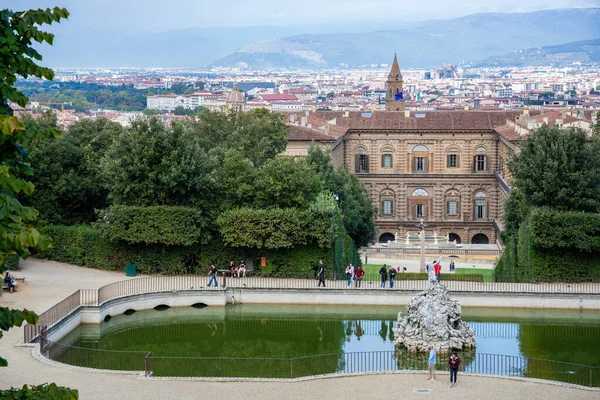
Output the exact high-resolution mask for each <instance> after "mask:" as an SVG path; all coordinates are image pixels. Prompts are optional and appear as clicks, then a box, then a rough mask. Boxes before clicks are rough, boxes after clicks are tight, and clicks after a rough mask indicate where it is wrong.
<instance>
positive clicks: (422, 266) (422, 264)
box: [419, 227, 425, 272]
mask: <svg viewBox="0 0 600 400" xmlns="http://www.w3.org/2000/svg"><path fill="white" fill-rule="evenodd" d="M420 236H421V255H420V258H419V272H425V228H424V227H422V228H421V232H420Z"/></svg>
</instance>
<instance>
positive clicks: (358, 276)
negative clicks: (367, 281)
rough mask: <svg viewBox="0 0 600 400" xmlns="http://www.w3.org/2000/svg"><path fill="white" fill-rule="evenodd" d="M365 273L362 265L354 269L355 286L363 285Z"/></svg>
mask: <svg viewBox="0 0 600 400" xmlns="http://www.w3.org/2000/svg"><path fill="white" fill-rule="evenodd" d="M364 274H365V270H363V269H362V267H361V266H360V265H359V266H358V267H356V269H355V270H354V286H355V287H361V284H362V280H363V275H364Z"/></svg>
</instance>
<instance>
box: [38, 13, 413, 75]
mask: <svg viewBox="0 0 600 400" xmlns="http://www.w3.org/2000/svg"><path fill="white" fill-rule="evenodd" d="M406 24H408V26H411V27H417V26H420V25H421V24H422V22H420V21H419V22H407V23H406ZM393 25H395V24H393V23H391V22H388V23H384V24H381V23H377V22H375V21H364V24H360V25H359V24H356V25H355V26H352V27H350V28H351V29H350V30H351V31H352V32H355V33H356V32H362V31H365V30H371V29H372V27H373V26H379V27H383V28H382V29H387V28H389V27H391V26H393ZM342 29H348V26H347V24H343V23H342V22H339V23H331V24H320V25H285V26H250V27H214V28H190V29H175V30H169V31H164V32H140V31H131V30H129V31H128V30H124V28H123V27H119V26H111V27H110V29H106V30H101V31H96V30H90V29H87V28H76V27H74V26H71V25H69V23H68V22H65V23H62V24H60V25H53V26H52V27H50V31H52V32H53V33H54V34H55V35H56V37H55V40H54V46H52V47H51V48H50V47H49V46H41V52H42V55H43V56H44V65H49V66H51V67H54V68H56V67H159V68H160V67H192V68H194V67H205V66H207V65H208V64H210V63H211V62H213V61H214V60H216V59H217V58H221V57H224V56H226V55H227V54H230V53H231V52H233V51H235V50H236V49H239V48H240V47H243V46H246V45H249V44H252V43H256V42H260V41H266V40H274V39H278V38H281V37H286V36H290V35H298V34H301V33H305V32H315V33H330V32H339V31H340V30H342Z"/></svg>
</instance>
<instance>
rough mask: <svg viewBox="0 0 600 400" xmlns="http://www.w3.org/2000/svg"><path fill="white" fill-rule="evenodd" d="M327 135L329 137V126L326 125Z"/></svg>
mask: <svg viewBox="0 0 600 400" xmlns="http://www.w3.org/2000/svg"><path fill="white" fill-rule="evenodd" d="M325 134H326V135H329V124H325Z"/></svg>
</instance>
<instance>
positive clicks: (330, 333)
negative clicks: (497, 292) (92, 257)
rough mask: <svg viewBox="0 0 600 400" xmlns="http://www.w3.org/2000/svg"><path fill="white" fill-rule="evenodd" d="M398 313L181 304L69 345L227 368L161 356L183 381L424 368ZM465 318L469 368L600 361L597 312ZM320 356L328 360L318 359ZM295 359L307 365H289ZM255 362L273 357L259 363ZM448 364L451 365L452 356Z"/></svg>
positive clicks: (72, 338) (85, 334)
mask: <svg viewBox="0 0 600 400" xmlns="http://www.w3.org/2000/svg"><path fill="white" fill-rule="evenodd" d="M397 311H398V310H397V308H395V307H394V308H392V307H379V308H372V307H369V308H361V307H352V308H349V307H323V306H250V305H248V306H247V305H237V306H235V307H226V308H225V309H222V308H211V307H207V308H204V309H194V308H185V309H177V308H172V309H169V310H165V311H162V312H157V311H145V312H137V313H135V314H133V315H130V316H125V315H121V316H117V317H114V318H112V319H111V320H110V321H108V322H105V323H102V324H100V325H82V326H80V327H78V328H77V329H76V330H75V331H74V332H72V333H71V334H70V335H69V336H68V337H66V338H64V339H63V341H62V342H63V343H64V344H70V345H74V346H81V347H85V348H89V349H102V350H128V351H144V352H151V353H152V356H153V357H219V358H220V360H219V361H218V362H217V361H215V360H214V359H211V360H206V361H202V362H197V363H196V364H195V365H194V367H193V369H190V367H189V364H187V365H184V364H177V363H179V362H180V361H177V360H174V359H171V360H158V359H156V360H153V365H154V372H155V375H160V374H161V371H162V373H163V374H164V375H177V374H179V375H182V376H210V375H203V374H212V376H232V375H234V376H254V375H252V374H258V373H259V372H261V373H262V372H264V371H265V368H266V370H267V373H268V374H269V376H273V377H276V376H281V377H289V376H304V375H312V374H315V373H331V372H335V371H346V372H352V371H369V370H374V369H380V368H382V367H385V366H390V368H398V369H424V368H425V366H426V355H424V354H416V355H415V354H412V355H410V354H406V353H394V352H393V351H394V344H395V339H394V332H393V328H394V326H395V323H396V322H395V321H396V316H397ZM463 319H464V320H465V321H466V322H468V323H469V324H470V325H471V326H472V327H473V329H474V330H475V333H476V337H477V347H476V351H475V353H471V354H466V353H463V354H462V356H461V358H462V366H463V369H464V370H465V371H472V372H494V371H496V372H498V373H502V374H505V375H506V374H515V375H527V374H530V373H531V371H533V369H534V368H538V369H540V370H542V369H544V368H546V366H545V365H541V364H540V365H536V364H535V362H534V360H525V359H523V358H522V357H523V356H524V357H526V358H538V359H548V360H558V361H563V362H570V363H577V364H584V365H600V354H599V352H595V351H590V349H595V348H597V347H596V346H597V343H598V342H599V340H600V316H598V315H596V314H593V313H584V314H580V313H579V312H565V311H557V312H548V311H543V312H540V311H523V310H497V309H492V310H484V309H476V310H469V309H463ZM365 352H370V353H369V354H366V353H365ZM377 352H379V353H377ZM355 353H358V354H355ZM65 354H67V353H65ZM487 354H501V355H506V356H513V358H506V357H494V356H488V355H487ZM314 355H322V356H319V357H310V356H314ZM291 357H293V358H299V359H298V360H295V361H294V362H293V363H290V361H289V358H291ZM302 357H304V358H302ZM224 358H231V359H233V358H235V359H236V360H235V361H231V360H230V361H226V360H225V359H224ZM240 358H245V359H248V360H246V361H239V359H240ZM256 358H263V359H265V358H268V359H270V360H268V361H265V360H263V361H261V363H260V366H257V364H255V363H256V361H255V359H256ZM439 358H440V360H439V361H440V363H439V364H440V368H442V369H443V368H445V358H444V356H440V357H439ZM275 359H277V360H275ZM523 360H525V361H523ZM257 368H262V370H261V371H258V370H257ZM280 369H283V370H282V371H280ZM571 369H573V368H571ZM173 371H176V372H173ZM177 371H178V372H177ZM232 371H234V372H232ZM257 371H258V372H257ZM575 372H576V371H570V372H569V371H567V372H564V371H558V372H556V373H557V374H559V373H569V374H570V373H573V374H575ZM279 374H280V375H279ZM303 374H304V375H303ZM534 375H535V374H534Z"/></svg>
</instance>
